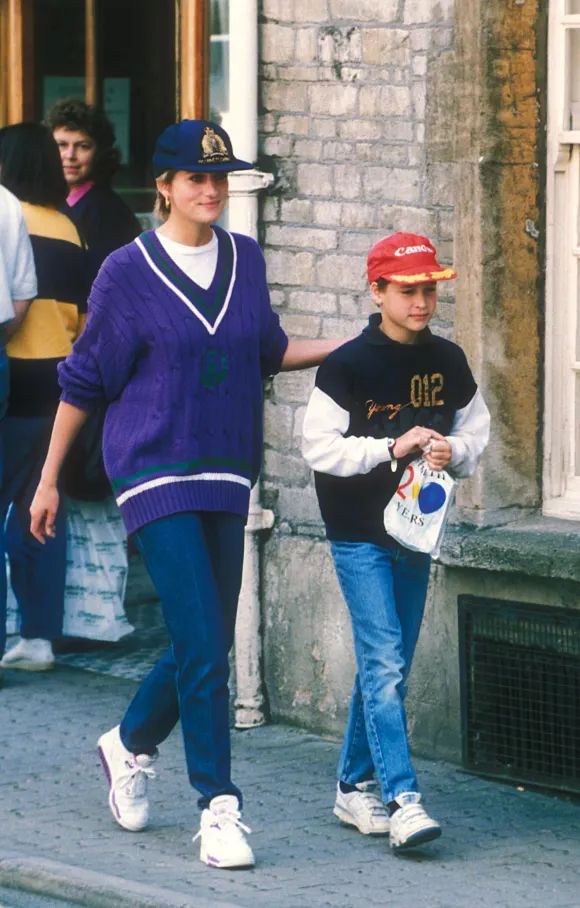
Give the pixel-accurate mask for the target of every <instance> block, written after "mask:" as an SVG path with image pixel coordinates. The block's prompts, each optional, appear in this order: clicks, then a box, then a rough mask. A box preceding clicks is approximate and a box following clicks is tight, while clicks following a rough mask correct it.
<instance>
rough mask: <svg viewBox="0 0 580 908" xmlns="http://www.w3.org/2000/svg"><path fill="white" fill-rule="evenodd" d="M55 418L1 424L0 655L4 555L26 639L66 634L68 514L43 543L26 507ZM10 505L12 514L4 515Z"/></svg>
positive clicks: (0, 647)
mask: <svg viewBox="0 0 580 908" xmlns="http://www.w3.org/2000/svg"><path fill="white" fill-rule="evenodd" d="M51 425H52V419H51V418H50V417H37V418H30V419H25V418H20V417H6V418H5V419H3V420H2V422H1V423H0V448H1V449H2V455H1V456H2V461H3V472H2V483H1V485H0V654H1V653H3V652H4V647H5V644H6V595H7V589H6V568H5V561H6V552H8V557H9V560H10V576H11V581H12V588H13V590H14V594H15V596H16V599H17V602H18V609H19V613H20V634H21V636H22V637H27V638H33V637H41V638H42V639H43V640H56V639H57V637H60V636H61V634H62V620H63V613H64V586H65V576H66V512H65V508H64V507H60V508H59V511H58V515H57V518H56V521H55V528H56V537H55V538H54V539H47V541H46V544H45V545H41V543H40V542H37V540H36V539H35V538H34V537H33V536H32V535H31V533H30V514H29V512H28V508H29V507H30V502H31V501H32V496H33V495H34V492H35V490H36V486H37V485H38V480H39V479H40V471H41V469H42V463H43V461H44V456H45V453H46V448H47V442H48V437H49V435H50V428H51ZM10 504H12V505H13V507H12V510H11V511H10V516H9V517H8V520H6V515H7V512H8V508H9V506H10Z"/></svg>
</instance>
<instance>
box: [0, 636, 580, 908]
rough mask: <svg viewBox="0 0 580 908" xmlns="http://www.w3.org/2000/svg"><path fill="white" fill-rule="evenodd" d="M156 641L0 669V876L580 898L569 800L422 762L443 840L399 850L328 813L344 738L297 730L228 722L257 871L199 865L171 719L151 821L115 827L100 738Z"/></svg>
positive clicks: (536, 899)
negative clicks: (34, 666) (135, 827)
mask: <svg viewBox="0 0 580 908" xmlns="http://www.w3.org/2000/svg"><path fill="white" fill-rule="evenodd" d="M141 644H143V645H141ZM161 646H162V640H161V639H160V638H159V637H158V636H156V634H155V630H154V628H150V634H149V637H148V638H147V636H146V635H145V638H143V637H142V638H139V632H138V633H137V635H135V637H134V638H133V639H132V640H131V641H129V640H127V641H125V642H124V643H123V644H119V645H118V646H117V647H109V648H105V649H103V650H97V651H95V652H93V653H86V654H82V655H80V656H73V655H71V656H66V657H61V658H60V659H59V664H58V666H57V668H56V670H55V671H54V672H50V673H45V674H28V673H25V672H16V671H7V672H6V673H5V683H4V686H3V688H2V689H0V728H1V729H2V741H1V745H0V747H1V750H0V766H1V769H0V887H8V888H10V887H16V888H20V889H22V890H26V891H28V892H32V893H34V892H37V893H43V894H44V896H47V897H50V898H56V897H59V898H63V899H65V900H68V901H67V902H66V904H67V905H70V904H81V905H83V906H85V908H112V906H114V908H189V906H191V908H210V906H211V908H233V906H236V908H266V906H267V908H327V906H328V908H339V906H340V908H358V906H365V908H375V906H376V908H378V906H381V908H382V906H385V905H392V906H395V908H411V906H412V908H478V906H482V908H484V906H485V908H491V906H494V908H497V906H499V908H544V906H546V905H550V908H579V906H580V869H579V868H580V861H579V859H578V858H579V853H580V802H578V801H577V800H575V799H572V798H565V797H561V796H560V797H556V796H554V795H550V794H546V793H540V792H534V791H527V790H526V791H524V790H518V789H517V788H516V787H515V786H510V785H504V784H500V783H495V782H490V781H486V780H483V779H480V778H476V777H474V776H470V775H467V774H465V773H463V772H461V771H458V769H457V768H456V767H453V766H450V765H446V764H442V763H435V762H430V761H426V760H417V766H418V770H419V773H420V778H421V782H422V788H423V790H424V793H425V796H426V800H427V805H428V807H429V809H430V810H431V811H432V813H433V815H434V816H435V817H437V818H438V819H439V820H440V821H441V823H442V825H443V836H442V838H441V839H440V840H438V841H437V842H435V843H432V844H431V845H429V846H425V847H424V848H423V849H421V850H416V851H415V852H408V853H407V854H406V855H405V856H395V855H393V854H392V853H391V852H390V851H389V848H388V841H387V840H386V839H381V838H369V837H365V836H361V835H360V834H359V833H357V832H356V831H353V830H350V829H348V828H346V827H343V826H341V825H340V823H339V822H338V821H337V820H336V819H335V818H334V817H333V815H332V806H333V799H334V768H335V764H336V759H337V755H338V743H337V742H336V741H329V740H324V739H322V738H320V737H316V736H315V735H312V734H308V733H305V732H302V731H300V730H298V729H293V728H287V727H281V726H265V727H263V728H257V729H253V730H251V731H244V732H234V733H233V759H234V768H235V772H234V778H235V780H236V781H237V782H238V783H239V784H240V785H241V786H242V788H243V790H244V793H245V798H246V809H245V811H244V820H245V822H247V823H248V824H249V825H250V826H251V827H252V829H253V835H252V837H251V841H252V846H253V848H254V850H255V852H256V856H257V861H258V863H257V866H256V867H255V868H254V869H253V870H250V871H218V870H212V869H210V868H207V867H206V866H205V865H202V864H201V863H200V862H199V860H198V857H197V851H198V843H196V845H192V843H191V835H192V833H194V832H195V831H196V830H197V820H198V811H197V808H196V805H195V800H196V799H195V795H194V794H193V793H192V792H191V790H190V789H189V787H188V783H187V779H186V774H185V768H184V761H183V755H182V745H181V739H180V735H179V732H178V730H176V732H174V733H173V734H172V736H171V737H170V739H169V740H168V741H167V742H166V744H165V745H164V746H163V748H162V750H161V755H160V759H159V761H158V764H157V768H158V779H157V780H155V782H153V783H152V786H151V800H152V805H153V816H152V824H151V827H150V829H149V830H148V831H147V832H145V833H139V834H132V833H128V832H125V831H123V830H122V829H120V828H119V827H118V826H117V825H116V824H115V823H114V821H113V819H112V818H111V816H110V814H109V810H108V807H107V790H106V785H105V781H104V777H103V774H102V771H101V768H100V764H99V761H98V758H97V755H96V751H95V742H96V739H97V737H98V735H99V734H100V733H101V732H102V731H104V730H106V729H107V728H109V727H110V726H111V725H113V724H115V723H116V722H117V721H119V719H120V717H121V715H122V712H123V709H124V707H125V705H126V703H127V701H128V699H129V697H130V696H131V695H132V692H133V691H134V690H135V681H134V680H132V675H133V673H136V672H137V670H138V669H140V670H141V671H145V670H146V668H147V665H148V663H149V662H150V661H151V658H152V657H153V655H154V654H155V653H156V652H157V650H158V649H159V648H160V647H161ZM75 663H76V664H75ZM79 666H83V667H79ZM87 668H89V669H90V670H88V671H87ZM4 891H5V889H1V890H0V892H1V893H2V894H3V893H4ZM1 903H2V899H0V904H1ZM7 904H8V905H9V904H10V902H9V901H8V900H7ZM16 904H19V903H16ZM26 904H28V902H27V903H26ZM30 904H34V902H33V901H31V902H30ZM44 904H45V903H44V902H43V901H42V899H41V898H40V896H39V900H38V906H39V908H40V906H41V905H44Z"/></svg>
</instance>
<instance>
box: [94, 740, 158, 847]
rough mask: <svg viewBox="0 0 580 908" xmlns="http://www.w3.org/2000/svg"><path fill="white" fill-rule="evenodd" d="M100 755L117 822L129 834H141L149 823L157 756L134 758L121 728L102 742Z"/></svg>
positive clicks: (99, 744) (147, 755)
mask: <svg viewBox="0 0 580 908" xmlns="http://www.w3.org/2000/svg"><path fill="white" fill-rule="evenodd" d="M98 752H99V757H100V758H101V763H102V764H103V769H104V770H105V773H106V776H107V779H108V781H109V807H110V808H111V813H112V814H113V816H114V818H115V820H116V821H117V823H118V824H119V826H122V827H123V829H128V830H129V832H140V831H141V830H142V829H145V827H146V826H147V823H148V822H149V801H148V798H147V782H148V780H149V779H154V778H155V770H154V769H152V768H151V764H152V763H153V762H154V760H155V759H156V756H157V755H155V756H150V755H149V754H132V753H131V752H130V751H128V750H127V748H126V747H125V746H124V745H123V742H122V741H121V737H120V735H119V726H118V725H117V726H116V727H115V728H112V729H111V730H110V731H108V732H106V733H105V734H104V735H101V737H100V738H99V740H98Z"/></svg>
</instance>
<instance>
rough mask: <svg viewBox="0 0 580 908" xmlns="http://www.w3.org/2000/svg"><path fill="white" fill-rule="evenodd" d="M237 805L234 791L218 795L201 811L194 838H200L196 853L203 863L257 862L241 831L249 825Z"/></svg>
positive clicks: (229, 865)
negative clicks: (242, 817) (243, 821)
mask: <svg viewBox="0 0 580 908" xmlns="http://www.w3.org/2000/svg"><path fill="white" fill-rule="evenodd" d="M239 808H240V805H239V803H238V799H237V798H236V796H235V795H218V796H217V797H215V798H212V800H211V801H210V803H209V807H206V809H205V810H203V811H202V814H201V822H200V827H199V831H198V832H197V833H196V835H194V837H193V841H194V842H195V840H196V839H201V843H200V849H199V857H200V860H202V861H203V862H204V864H208V865H209V866H210V867H219V868H222V869H224V868H229V869H234V868H238V869H240V868H242V867H253V866H254V864H255V863H256V862H255V859H254V853H253V851H252V849H251V848H250V846H249V844H248V841H247V839H246V837H245V835H244V833H246V832H251V829H250V828H249V827H248V826H245V825H244V824H243V823H242V819H241V813H240V809H239Z"/></svg>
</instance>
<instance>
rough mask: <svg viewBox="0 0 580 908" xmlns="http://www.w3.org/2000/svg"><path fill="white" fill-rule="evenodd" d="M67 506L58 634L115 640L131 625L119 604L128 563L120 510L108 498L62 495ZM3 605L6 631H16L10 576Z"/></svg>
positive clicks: (14, 606)
mask: <svg viewBox="0 0 580 908" xmlns="http://www.w3.org/2000/svg"><path fill="white" fill-rule="evenodd" d="M66 507H67V518H66V543H67V558H66V561H67V563H66V581H65V591H64V621H63V629H62V633H63V636H65V637H82V638H83V639H85V640H102V641H103V642H105V643H116V642H117V640H120V639H121V638H122V637H125V636H126V635H127V634H130V633H131V631H133V630H134V628H133V626H132V625H131V624H129V622H128V621H127V616H126V615H125V608H124V601H125V590H126V587H127V570H128V567H127V537H126V533H125V528H124V526H123V521H122V519H121V514H120V512H119V509H118V507H117V505H116V503H115V500H114V499H113V498H106V499H105V500H104V501H77V500H76V499H72V498H67V499H66ZM7 567H8V562H7ZM8 576H9V577H10V575H8ZM7 605H8V611H7V620H6V632H7V633H8V634H16V633H18V630H19V616H18V605H17V603H16V599H15V597H14V593H13V591H12V588H11V586H10V582H9V583H8V603H7Z"/></svg>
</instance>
